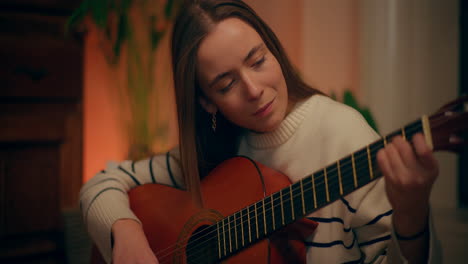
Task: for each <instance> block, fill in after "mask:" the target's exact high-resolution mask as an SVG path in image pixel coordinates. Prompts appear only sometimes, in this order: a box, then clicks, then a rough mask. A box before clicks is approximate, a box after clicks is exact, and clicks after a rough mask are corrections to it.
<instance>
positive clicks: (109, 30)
mask: <svg viewBox="0 0 468 264" xmlns="http://www.w3.org/2000/svg"><path fill="white" fill-rule="evenodd" d="M181 2H182V1H181V0H153V1H151V0H99V1H95V0H84V1H83V2H82V3H81V5H80V6H79V7H78V8H77V9H76V10H75V12H74V13H73V14H72V15H71V16H70V18H69V20H68V22H67V25H66V27H67V28H68V29H70V28H76V27H81V28H85V29H86V28H90V27H93V29H95V30H97V31H98V35H99V38H100V46H101V48H102V49H101V50H102V52H103V54H104V57H105V58H106V60H107V62H108V64H109V65H110V66H111V68H112V69H113V74H115V76H116V77H114V79H116V80H117V82H116V84H115V85H114V87H112V89H113V91H111V92H110V94H112V95H115V96H116V97H115V98H113V100H112V101H114V102H116V103H117V104H116V108H117V109H118V111H119V121H120V122H121V125H122V127H123V129H124V131H125V134H126V140H128V145H129V149H128V154H127V157H128V158H129V159H139V158H142V157H147V156H148V155H151V154H152V152H154V151H155V148H158V147H155V145H157V146H159V148H165V147H166V146H165V144H166V143H165V142H167V140H166V139H167V133H168V126H169V124H168V122H169V121H168V120H167V118H165V115H163V113H162V112H163V110H164V108H165V107H166V106H167V100H166V97H167V96H168V94H170V93H172V89H171V87H170V85H171V82H170V78H171V75H170V74H171V71H170V60H169V54H168V53H169V49H168V32H169V31H170V30H171V26H172V21H173V19H174V16H175V13H176V12H177V9H178V7H179V6H180V3H181Z"/></svg>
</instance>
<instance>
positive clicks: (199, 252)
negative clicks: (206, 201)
mask: <svg viewBox="0 0 468 264" xmlns="http://www.w3.org/2000/svg"><path fill="white" fill-rule="evenodd" d="M186 256H187V263H189V264H200V263H216V262H218V261H219V260H218V245H217V233H216V232H215V228H214V227H213V226H209V225H203V226H200V227H198V228H197V229H196V230H195V232H193V233H192V236H191V237H190V239H189V241H188V243H187V250H186Z"/></svg>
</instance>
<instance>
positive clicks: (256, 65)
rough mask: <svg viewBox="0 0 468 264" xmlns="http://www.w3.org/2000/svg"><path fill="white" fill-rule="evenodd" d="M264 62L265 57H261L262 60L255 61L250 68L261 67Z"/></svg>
mask: <svg viewBox="0 0 468 264" xmlns="http://www.w3.org/2000/svg"><path fill="white" fill-rule="evenodd" d="M264 62H265V56H262V58H260V59H259V60H257V61H256V62H255V63H254V64H253V65H252V67H254V68H256V67H259V66H261V65H262V64H263V63H264Z"/></svg>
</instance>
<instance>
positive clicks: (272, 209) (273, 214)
mask: <svg viewBox="0 0 468 264" xmlns="http://www.w3.org/2000/svg"><path fill="white" fill-rule="evenodd" d="M270 197H271V212H272V214H271V215H272V218H273V230H274V229H276V223H275V206H274V205H273V194H272V195H270Z"/></svg>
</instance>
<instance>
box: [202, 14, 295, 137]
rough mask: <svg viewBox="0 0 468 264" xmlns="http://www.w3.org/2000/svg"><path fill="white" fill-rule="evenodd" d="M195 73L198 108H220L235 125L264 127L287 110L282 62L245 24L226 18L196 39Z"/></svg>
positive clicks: (264, 129) (277, 121) (268, 128)
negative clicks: (199, 93)
mask: <svg viewBox="0 0 468 264" xmlns="http://www.w3.org/2000/svg"><path fill="white" fill-rule="evenodd" d="M197 75H198V79H199V81H200V85H201V87H202V90H203V93H204V95H205V96H203V97H200V98H199V101H200V103H201V105H202V107H203V108H204V109H205V110H206V111H207V112H209V113H216V112H217V111H220V112H221V113H222V114H223V116H224V117H225V118H227V119H228V120H229V121H231V122H233V123H235V124H236V125H238V126H241V127H244V128H247V129H250V130H253V131H256V132H268V131H272V130H274V129H275V128H277V127H278V125H279V124H280V123H281V121H282V120H283V119H284V117H285V115H286V113H287V109H288V92H287V88H286V81H285V79H284V76H283V73H282V71H281V67H280V65H279V63H278V61H277V60H276V58H275V57H274V56H273V54H272V53H271V52H270V51H269V50H268V48H267V46H266V45H265V43H264V42H263V40H262V38H261V37H260V35H259V34H258V33H257V32H256V31H255V30H254V29H253V28H252V27H251V26H250V25H248V24H247V23H245V22H244V21H242V20H240V19H237V18H228V19H225V20H223V21H221V22H219V23H218V24H217V25H215V26H214V28H213V30H212V31H211V32H210V33H209V34H208V35H207V36H206V37H205V39H204V40H203V41H202V42H201V43H200V47H199V50H198V53H197Z"/></svg>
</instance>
